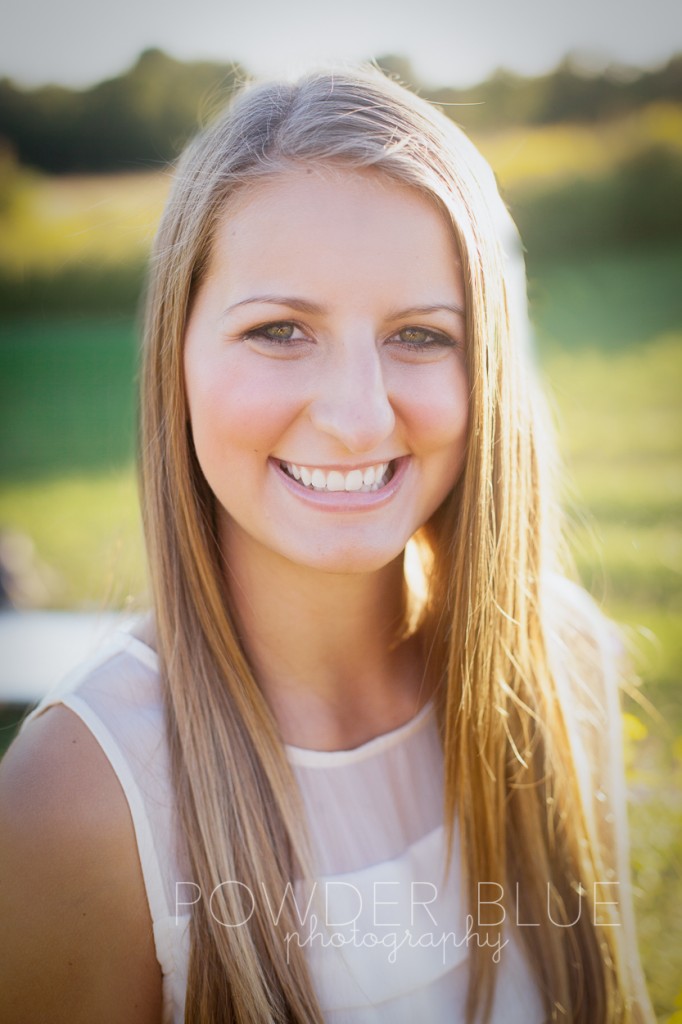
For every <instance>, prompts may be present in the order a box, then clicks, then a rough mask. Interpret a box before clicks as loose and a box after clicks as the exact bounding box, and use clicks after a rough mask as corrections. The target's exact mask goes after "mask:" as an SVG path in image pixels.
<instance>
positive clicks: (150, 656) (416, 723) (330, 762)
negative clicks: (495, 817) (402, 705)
mask: <svg viewBox="0 0 682 1024" xmlns="http://www.w3.org/2000/svg"><path fill="white" fill-rule="evenodd" d="M121 632H122V633H123V635H124V637H125V640H126V646H127V647H128V649H130V648H131V647H132V648H133V650H134V652H135V654H136V655H137V657H138V658H139V660H140V661H143V662H144V663H145V664H146V665H148V667H149V668H153V669H156V670H157V671H158V664H159V662H158V655H157V653H156V651H155V650H154V649H153V648H152V647H150V646H149V644H147V643H146V642H145V641H144V640H141V639H140V637H139V636H136V635H135V634H134V633H132V632H130V631H129V630H121ZM434 710H435V704H434V700H433V697H429V699H428V700H427V702H426V704H424V706H423V707H422V708H420V710H419V711H418V712H417V714H416V715H414V716H413V717H412V718H409V719H408V720H407V722H403V724H402V725H399V726H397V727H396V728H395V729H390V730H389V731H388V732H385V733H382V734H381V735H380V736H375V737H373V739H371V740H367V741H366V742H365V743H361V744H360V746H358V747H352V748H350V749H349V750H313V749H311V748H309V747H296V746H294V745H293V744H292V743H285V744H284V749H285V751H286V755H287V758H288V760H289V762H290V763H291V764H297V765H301V766H304V767H307V768H337V767H341V766H342V765H346V764H356V763H358V762H359V761H364V760H366V759H367V758H370V757H374V756H376V755H377V754H381V753H383V752H384V751H385V750H388V749H389V748H390V747H394V746H397V745H398V744H399V743H402V742H404V741H405V740H406V739H407V738H408V737H409V736H412V735H413V734H414V733H415V732H417V731H418V730H419V729H420V728H421V726H422V725H423V724H425V723H426V722H427V721H428V720H429V719H430V718H431V716H432V714H433V712H434Z"/></svg>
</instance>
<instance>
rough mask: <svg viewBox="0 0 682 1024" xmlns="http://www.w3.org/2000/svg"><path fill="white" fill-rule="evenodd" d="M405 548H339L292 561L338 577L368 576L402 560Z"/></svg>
mask: <svg viewBox="0 0 682 1024" xmlns="http://www.w3.org/2000/svg"><path fill="white" fill-rule="evenodd" d="M403 548H404V546H403V547H401V548H399V549H394V548H391V549H390V550H388V549H386V548H384V549H382V550H377V549H376V548H366V547H361V546H353V547H339V548H335V549H333V550H329V549H328V550H326V551H324V552H317V553H316V554H308V556H307V557H305V556H304V557H298V558H292V559H291V560H292V561H294V562H295V563H296V564H298V565H305V566H306V567H307V568H309V569H316V570H317V571H318V572H324V573H329V574H333V575H337V576H349V575H366V574H367V573H373V572H379V571H380V570H381V569H385V568H386V566H387V565H390V564H391V563H392V562H394V561H395V560H396V559H397V558H401V557H402V553H403Z"/></svg>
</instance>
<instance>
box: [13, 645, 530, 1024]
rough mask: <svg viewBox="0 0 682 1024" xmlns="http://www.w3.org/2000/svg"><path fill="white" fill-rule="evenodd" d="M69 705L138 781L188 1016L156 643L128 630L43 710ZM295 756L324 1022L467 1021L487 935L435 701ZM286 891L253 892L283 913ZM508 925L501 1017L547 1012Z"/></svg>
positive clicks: (178, 850) (132, 788)
mask: <svg viewBox="0 0 682 1024" xmlns="http://www.w3.org/2000/svg"><path fill="white" fill-rule="evenodd" d="M55 703H62V704H64V705H66V706H67V707H69V708H71V709H72V711H74V712H75V714H77V715H78V716H79V717H80V718H81V719H82V721H83V722H84V723H85V724H86V726H87V727H88V728H89V729H90V730H91V732H92V733H93V735H94V736H95V737H96V739H97V740H98V742H99V743H100V745H101V747H102V749H103V750H104V752H105V754H106V756H107V757H108V759H109V761H110V763H111V765H112V767H113V769H114V771H115V772H116V774H117V776H118V778H119V780H120V782H121V785H122V787H123V790H124V792H125V795H126V798H127V800H128V804H129V806H130V811H131V815H132V820H133V824H134V828H135V834H136V839H137V845H138V850H139V856H140V862H141V865H142V871H143V875H144V881H145V886H146V890H147V897H148V901H149V909H150V913H151V918H152V922H153V929H154V939H155V943H156V954H157V958H158V961H159V964H160V965H161V969H162V972H163V985H164V1021H165V1022H167V1024H181V1022H182V1021H183V1019H184V995H185V989H186V981H187V966H188V960H189V927H188V926H189V914H190V913H191V903H192V901H193V900H195V899H197V898H199V894H198V893H197V887H196V886H194V885H193V884H192V878H191V873H190V871H189V868H188V866H187V863H186V861H185V859H184V856H183V849H182V843H181V842H180V836H179V833H178V828H177V824H176V820H175V816H174V807H173V796H172V790H171V785H170V773H169V760H168V750H167V745H166V738H165V733H164V719H163V707H162V697H161V688H160V682H159V674H158V666H157V661H156V655H155V654H154V652H153V651H152V650H151V649H150V648H149V647H147V646H145V645H144V644H143V643H142V642H141V641H140V640H138V639H137V638H135V637H134V636H132V635H131V634H130V633H127V632H121V633H120V634H118V635H117V636H116V638H115V639H114V640H113V641H112V644H111V646H110V648H109V649H108V651H106V652H105V653H103V654H102V655H100V658H99V659H98V661H97V662H96V663H95V664H89V665H87V666H85V667H84V668H83V669H81V670H80V671H78V672H77V673H75V674H74V675H72V676H71V677H70V678H68V679H67V680H66V681H65V682H64V684H63V685H62V686H61V687H60V688H59V690H58V691H57V692H54V693H52V694H50V695H49V696H48V697H47V698H46V699H45V700H44V701H43V702H42V703H41V704H40V705H39V706H38V708H37V709H36V710H35V711H34V712H33V713H32V715H31V716H30V717H33V716H35V715H37V714H40V713H41V711H43V710H44V709H45V708H46V707H49V706H50V705H52V704H55ZM29 720H30V719H29ZM287 755H288V757H289V760H290V762H291V764H292V766H293V769H294V772H295V775H296V777H297V779H298V781H299V784H300V787H301V791H302V794H303V799H304V805H305V808H306V812H307V816H308V821H309V827H310V831H311V836H312V840H313V846H314V853H315V855H316V858H317V865H318V878H317V882H316V885H315V888H314V890H313V891H312V892H311V891H310V890H304V889H303V888H302V886H301V885H300V884H297V885H296V887H295V889H294V893H293V896H295V898H296V901H297V907H298V910H299V920H300V922H301V925H300V930H298V931H297V932H296V933H295V934H293V933H292V934H290V935H289V936H288V937H287V941H288V942H289V943H298V944H300V945H301V946H302V947H303V948H304V949H305V950H306V955H307V957H308V959H309V963H310V966H311V975H312V978H313V982H314V984H315V986H316V990H317V994H318V998H319V1000H320V1004H321V1006H322V1008H323V1012H324V1016H325V1020H326V1021H329V1022H330V1024H403V1022H405V1024H407V1022H410V1024H413V1022H414V1021H419V1020H422V1021H425V1022H426V1021H428V1022H429V1024H458V1022H461V1021H463V1020H464V1015H463V1014H464V1011H463V1007H464V1000H465V996H466V985H467V963H468V949H469V948H470V946H472V945H473V944H474V943H475V942H477V937H478V933H477V930H476V926H475V922H474V921H473V920H471V919H469V920H468V919H467V914H466V911H465V907H464V901H463V893H462V887H461V876H460V871H459V866H460V850H459V835H458V833H456V836H455V852H454V857H453V866H452V870H451V871H450V873H449V875H448V877H447V879H445V878H444V867H445V865H444V847H445V843H444V832H443V822H442V785H443V782H442V753H441V749H440V743H439V740H438V734H437V726H436V721H435V715H434V712H433V708H432V706H431V705H430V704H427V705H426V706H425V707H423V708H422V709H421V711H420V712H419V713H418V714H417V715H416V717H415V718H413V719H412V720H411V721H410V722H408V723H406V724H405V725H403V726H401V727H400V728H398V729H395V730H393V731H392V732H390V733H387V734H386V735H384V736H380V737H378V738H377V739H374V740H371V741H370V742H368V743H365V744H363V745H362V746H360V747H358V748H356V749H354V750H348V751H333V752H318V751H311V750H303V749H300V748H297V747H291V746H289V747H287ZM221 881H228V880H221ZM208 895H209V894H201V898H208ZM282 897H283V894H271V893H269V894H264V893H263V894H254V898H267V899H268V900H269V903H270V907H271V910H272V912H273V913H276V910H277V906H278V905H279V903H280V901H281V899H282ZM289 898H292V894H291V893H290V894H289ZM490 898H491V899H493V898H494V895H491V896H490ZM492 910H493V912H494V911H495V908H494V907H493V908H492ZM505 929H506V930H505V931H504V933H503V945H502V947H501V948H498V949H495V948H490V949H489V954H490V956H491V957H492V958H493V962H494V963H496V972H497V977H498V982H497V985H496V994H495V1002H494V1011H493V1017H492V1020H493V1022H495V1024H502V1022H504V1024H534V1022H540V1021H542V1020H543V1016H544V1015H543V1012H542V1002H541V999H540V996H539V993H538V991H537V988H536V986H535V984H534V982H533V980H532V976H531V972H530V969H529V966H528V964H527V962H526V959H525V956H524V954H523V952H522V948H521V945H520V939H519V935H518V932H517V930H516V928H515V927H512V926H511V925H510V923H509V921H507V922H506V923H505ZM481 938H482V936H481Z"/></svg>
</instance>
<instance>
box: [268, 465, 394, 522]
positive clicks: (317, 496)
mask: <svg viewBox="0 0 682 1024" xmlns="http://www.w3.org/2000/svg"><path fill="white" fill-rule="evenodd" d="M409 461H410V460H409V456H406V455H405V456H402V457H401V458H399V459H395V460H394V462H393V476H392V477H391V479H390V480H389V481H388V483H387V484H386V485H385V486H384V487H382V488H380V490H378V491H314V490H313V489H312V488H311V487H304V486H303V485H301V484H299V483H297V482H296V480H293V479H292V478H291V477H290V476H289V474H288V473H285V472H284V470H283V469H282V468H281V466H280V464H279V461H278V460H276V459H270V464H271V466H272V467H273V469H274V471H275V472H276V473H277V475H278V477H279V478H280V480H281V481H282V483H283V484H284V485H285V487H287V488H288V489H289V491H290V492H291V493H292V494H293V495H294V496H295V497H296V498H298V500H299V501H302V502H303V503H304V504H306V505H315V506H316V507H317V508H324V509H326V510H327V511H329V512H353V511H357V512H361V511H364V510H365V509H375V508H380V507H381V506H382V505H385V504H386V503H387V502H389V501H390V500H391V498H392V497H393V495H394V494H395V493H396V491H397V490H398V489H399V488H400V486H401V484H402V482H403V480H404V479H405V474H406V473H407V466H408V463H409Z"/></svg>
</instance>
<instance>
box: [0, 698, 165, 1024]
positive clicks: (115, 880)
mask: <svg viewBox="0 0 682 1024" xmlns="http://www.w3.org/2000/svg"><path fill="white" fill-rule="evenodd" d="M0 921H1V922H2V928H1V929H0V991H2V993H3V995H2V1001H1V1003H0V1020H7V1021H10V1020H11V1021H12V1022H13V1024H38V1022H40V1024H62V1022H63V1024H67V1022H68V1024H86V1022H87V1024H91V1022H92V1021H97V1022H98V1024H159V1022H160V1020H161V971H160V968H159V965H158V963H157V960H156V956H155V952H154V942H153V933H152V924H151V918H150V914H149V908H148V904H147V897H146V892H145V888H144V882H143V878H142V871H141V868H140V864H139V859H138V855H137V846H136V842H135V835H134V831H133V825H132V820H131V818H130V813H129V810H128V804H127V801H126V799H125V796H124V794H123V791H122V789H121V787H120V784H119V782H118V780H117V778H116V776H115V774H114V772H113V769H112V768H111V766H110V764H109V762H108V761H107V759H106V757H105V755H104V753H103V752H102V750H101V749H100V747H99V745H98V744H97V742H96V740H95V739H94V737H93V736H92V735H91V734H90V732H89V730H88V729H87V728H86V727H85V725H83V723H82V722H81V721H80V719H79V718H78V717H77V716H76V715H75V714H73V713H72V712H71V711H69V710H68V709H67V708H63V707H54V708H51V709H50V710H48V711H47V712H45V714H43V715H42V716H40V717H38V718H37V719H35V720H34V722H32V723H31V724H30V725H29V726H28V727H27V728H26V730H25V732H24V733H23V734H22V735H21V736H20V737H19V738H18V739H17V740H16V741H15V743H14V744H13V745H12V747H11V748H10V750H9V751H8V753H7V755H6V757H5V759H4V761H3V763H2V765H1V766H0Z"/></svg>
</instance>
